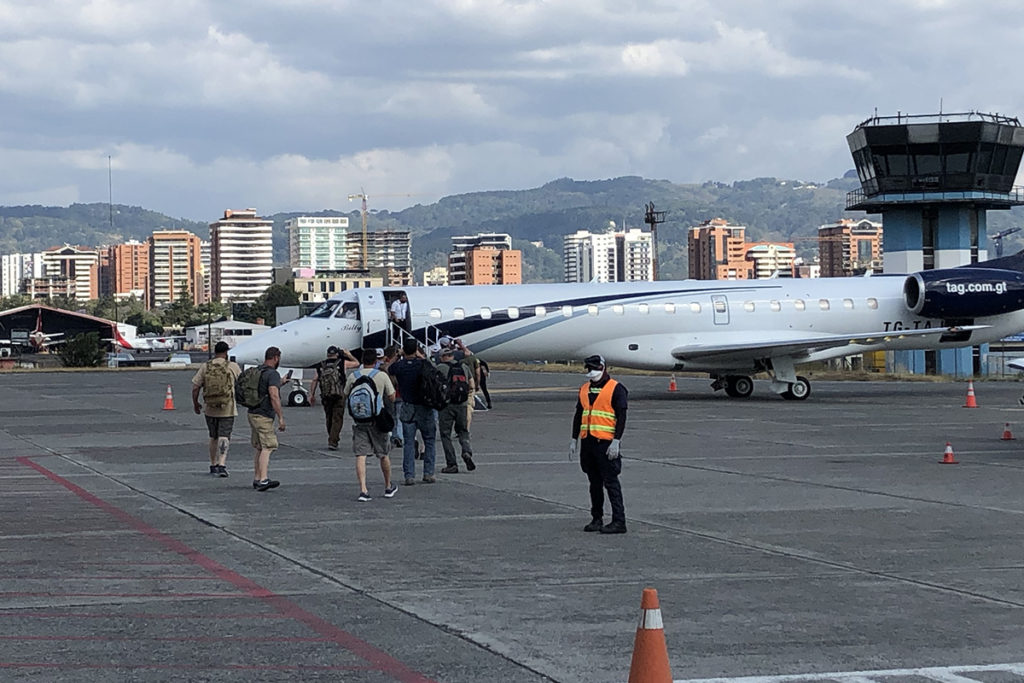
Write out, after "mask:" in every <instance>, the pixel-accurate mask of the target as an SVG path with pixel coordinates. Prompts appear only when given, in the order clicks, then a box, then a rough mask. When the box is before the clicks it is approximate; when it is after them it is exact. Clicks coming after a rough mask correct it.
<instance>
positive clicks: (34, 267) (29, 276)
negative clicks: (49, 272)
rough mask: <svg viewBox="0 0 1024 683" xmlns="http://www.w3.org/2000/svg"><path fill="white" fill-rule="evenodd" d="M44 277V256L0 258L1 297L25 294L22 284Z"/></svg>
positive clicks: (10, 255) (37, 253)
mask: <svg viewBox="0 0 1024 683" xmlns="http://www.w3.org/2000/svg"><path fill="white" fill-rule="evenodd" d="M42 276H43V255H42V254H41V253H39V252H36V253H34V254H3V255H2V256H0V296H2V297H7V296H14V295H15V294H20V293H22V292H23V289H22V283H23V282H24V281H25V280H34V279H36V278H41V277H42Z"/></svg>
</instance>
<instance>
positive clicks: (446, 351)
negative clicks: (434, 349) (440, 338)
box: [438, 346, 455, 356]
mask: <svg viewBox="0 0 1024 683" xmlns="http://www.w3.org/2000/svg"><path fill="white" fill-rule="evenodd" d="M438 355H440V356H454V355H455V349H453V348H452V347H450V346H442V347H441V351H440V353H438Z"/></svg>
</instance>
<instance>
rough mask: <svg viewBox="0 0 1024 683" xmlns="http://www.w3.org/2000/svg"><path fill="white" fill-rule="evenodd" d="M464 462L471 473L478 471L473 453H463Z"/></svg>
mask: <svg viewBox="0 0 1024 683" xmlns="http://www.w3.org/2000/svg"><path fill="white" fill-rule="evenodd" d="M462 460H463V462H465V463H466V469H467V470H469V471H470V472H472V471H473V470H475V469H476V463H475V462H473V455H472V454H471V453H463V454H462Z"/></svg>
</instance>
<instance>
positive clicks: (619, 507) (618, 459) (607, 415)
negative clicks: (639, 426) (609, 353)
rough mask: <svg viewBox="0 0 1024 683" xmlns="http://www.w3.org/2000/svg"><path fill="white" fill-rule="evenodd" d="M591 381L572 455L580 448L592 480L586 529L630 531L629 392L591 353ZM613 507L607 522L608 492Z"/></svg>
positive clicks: (582, 397) (583, 393)
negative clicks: (622, 447)
mask: <svg viewBox="0 0 1024 683" xmlns="http://www.w3.org/2000/svg"><path fill="white" fill-rule="evenodd" d="M583 367H584V368H585V369H586V371H587V381H586V382H584V384H583V386H582V387H580V393H579V398H578V399H577V401H576V415H575V417H573V420H572V435H573V436H572V443H571V444H570V445H569V458H570V459H572V457H573V456H575V455H576V453H577V451H578V452H579V454H580V468H581V469H582V470H583V472H584V473H586V475H587V479H589V480H590V516H591V521H590V524H588V525H586V526H585V527H583V530H584V531H600V532H601V533H602V534H624V533H626V508H625V506H624V505H623V503H622V487H621V486H620V485H619V473H620V472H622V456H621V453H620V451H619V441H620V440H621V439H622V433H623V431H625V429H626V409H627V407H628V402H629V392H628V391H626V387H624V386H622V384H620V383H619V382H617V381H616V380H614V379H612V378H611V377H609V376H608V370H607V367H606V366H605V362H604V358H603V357H602V356H598V355H594V356H588V357H587V358H586V359H585V360H584V361H583ZM605 490H607V491H608V502H609V503H610V504H611V508H612V521H611V522H610V523H609V524H605V523H604V492H605Z"/></svg>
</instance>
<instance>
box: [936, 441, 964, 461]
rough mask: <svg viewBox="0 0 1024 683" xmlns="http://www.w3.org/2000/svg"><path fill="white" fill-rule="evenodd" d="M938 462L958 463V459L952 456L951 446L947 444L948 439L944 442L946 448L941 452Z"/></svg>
mask: <svg viewBox="0 0 1024 683" xmlns="http://www.w3.org/2000/svg"><path fill="white" fill-rule="evenodd" d="M939 462H940V463H941V464H943V465H957V464H959V461H957V460H955V459H954V458H953V447H952V446H950V445H949V442H948V441H947V442H946V450H945V452H944V453H943V454H942V460H940V461H939Z"/></svg>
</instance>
